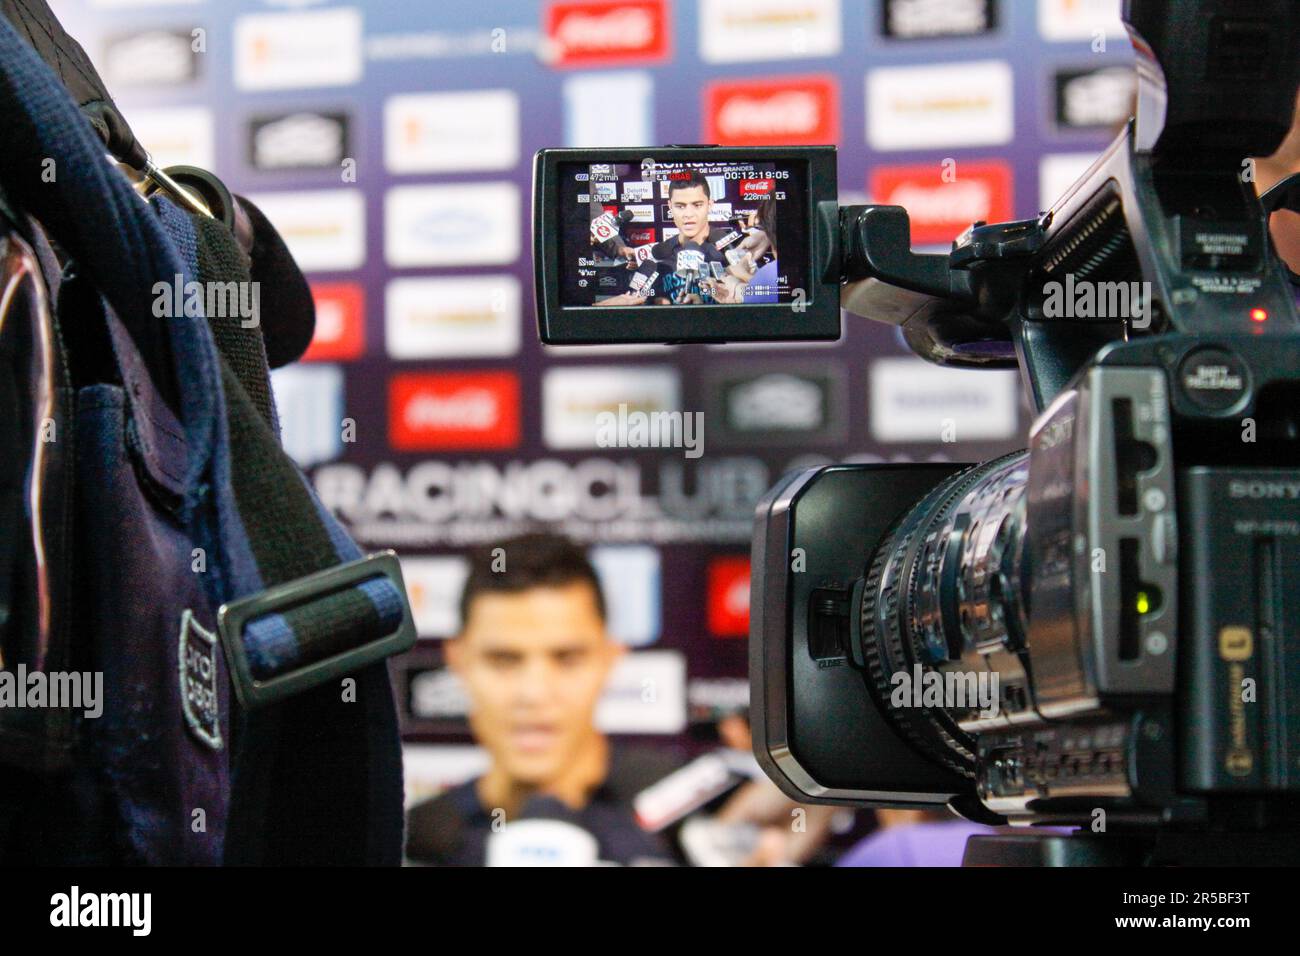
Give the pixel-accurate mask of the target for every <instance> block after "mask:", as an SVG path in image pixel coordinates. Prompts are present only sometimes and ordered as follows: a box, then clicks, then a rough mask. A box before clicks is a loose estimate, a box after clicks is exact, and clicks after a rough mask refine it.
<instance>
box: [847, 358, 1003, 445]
mask: <svg viewBox="0 0 1300 956" xmlns="http://www.w3.org/2000/svg"><path fill="white" fill-rule="evenodd" d="M1018 387H1019V377H1018V375H1017V373H1016V372H1014V371H988V372H981V373H980V374H979V375H963V374H962V372H961V371H960V370H958V369H948V368H941V367H939V366H937V365H930V364H928V363H927V362H924V361H922V360H921V359H916V358H889V359H878V360H877V361H875V362H873V363H872V365H871V396H870V402H871V404H870V413H871V433H872V435H874V436H875V438H876V440H877V441H882V442H934V443H936V444H938V443H941V442H967V441H986V440H988V441H1000V440H1003V439H1008V438H1012V437H1014V436H1015V435H1016V430H1017V426H1018V424H1019V413H1018V408H1019V398H1018V396H1019V392H1018Z"/></svg>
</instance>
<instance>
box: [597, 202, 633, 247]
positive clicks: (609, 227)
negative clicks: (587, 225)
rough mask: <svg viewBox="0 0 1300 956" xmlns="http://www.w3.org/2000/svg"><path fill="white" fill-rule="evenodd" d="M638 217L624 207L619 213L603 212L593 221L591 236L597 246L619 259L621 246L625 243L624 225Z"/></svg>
mask: <svg viewBox="0 0 1300 956" xmlns="http://www.w3.org/2000/svg"><path fill="white" fill-rule="evenodd" d="M635 218H636V215H635V214H634V213H633V212H632V210H630V209H624V210H622V211H620V212H619V213H618V214H617V215H615V214H614V213H612V212H603V213H601V214H600V215H599V216H597V217H596V218H595V219H593V220H592V221H591V238H592V239H593V240H594V241H595V243H596V247H597V248H598V249H600V251H601V252H603V253H604V254H605V255H606V256H608V257H609V258H611V259H617V258H618V255H619V248H620V247H621V246H622V245H624V243H623V227H624V226H625V225H627V224H628V223H629V222H631V221H632V220H633V219H635Z"/></svg>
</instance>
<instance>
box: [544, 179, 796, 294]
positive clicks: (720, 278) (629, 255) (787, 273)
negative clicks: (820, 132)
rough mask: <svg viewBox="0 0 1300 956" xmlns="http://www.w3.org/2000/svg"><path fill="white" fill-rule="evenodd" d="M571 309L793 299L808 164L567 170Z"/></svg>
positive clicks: (566, 265) (565, 269) (565, 237)
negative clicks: (578, 307) (574, 307)
mask: <svg viewBox="0 0 1300 956" xmlns="http://www.w3.org/2000/svg"><path fill="white" fill-rule="evenodd" d="M560 174H561V175H560V182H561V186H560V194H561V195H560V198H561V203H562V207H561V214H560V224H561V230H562V236H561V243H562V249H563V259H562V262H561V266H560V273H561V275H560V284H561V301H562V303H563V304H564V305H566V306H600V307H602V308H610V307H617V306H647V305H669V306H671V305H679V306H681V305H687V306H689V305H757V304H769V305H770V304H777V303H783V302H797V301H799V297H800V296H801V295H802V294H803V293H801V292H799V291H798V290H802V289H805V288H806V281H807V272H808V208H807V195H806V178H807V174H806V163H804V162H802V161H787V162H782V161H780V160H757V161H745V162H725V161H717V162H707V163H702V162H682V163H656V162H654V161H653V160H646V161H644V162H642V163H639V164H633V163H565V164H563V165H561V167H560Z"/></svg>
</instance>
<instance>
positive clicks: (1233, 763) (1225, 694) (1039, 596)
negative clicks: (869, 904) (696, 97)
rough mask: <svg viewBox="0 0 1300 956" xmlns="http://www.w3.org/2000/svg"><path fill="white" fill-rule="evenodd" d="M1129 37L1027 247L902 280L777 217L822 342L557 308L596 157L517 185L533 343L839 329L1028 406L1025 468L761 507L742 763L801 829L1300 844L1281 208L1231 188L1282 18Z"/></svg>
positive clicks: (769, 323)
mask: <svg viewBox="0 0 1300 956" xmlns="http://www.w3.org/2000/svg"><path fill="white" fill-rule="evenodd" d="M1123 17H1124V20H1125V23H1126V25H1127V26H1128V29H1129V32H1130V34H1131V36H1132V38H1133V42H1134V48H1135V50H1136V53H1137V73H1138V103H1137V110H1136V116H1135V118H1134V119H1133V120H1131V121H1130V122H1129V124H1128V125H1127V127H1126V128H1125V129H1124V130H1123V131H1122V132H1121V133H1120V134H1119V136H1118V137H1117V138H1116V139H1115V141H1114V142H1113V143H1112V144H1111V146H1110V147H1109V148H1108V149H1107V150H1106V151H1105V152H1104V153H1103V154H1102V155H1101V156H1100V157H1099V158H1098V159H1097V161H1096V162H1095V163H1094V164H1093V165H1092V167H1091V168H1090V169H1089V170H1088V171H1087V172H1086V173H1085V174H1084V175H1083V176H1082V177H1081V178H1080V179H1079V181H1078V182H1076V183H1075V185H1074V186H1073V187H1072V188H1071V189H1070V190H1069V191H1068V192H1067V194H1066V195H1065V196H1064V197H1062V198H1061V199H1060V200H1059V201H1058V202H1057V203H1056V204H1055V205H1054V206H1053V208H1052V209H1050V210H1048V211H1047V212H1045V213H1043V214H1042V215H1040V216H1039V217H1037V218H1035V219H1030V220H1024V221H1021V222H1013V223H999V224H988V223H982V222H980V223H975V224H973V225H972V226H971V228H970V229H968V230H967V231H966V232H965V233H964V234H963V235H962V236H960V237H958V239H957V240H956V241H955V242H954V243H953V247H952V250H951V251H950V252H949V253H947V254H917V253H914V252H912V250H911V243H910V224H909V219H908V215H907V212H906V210H905V209H902V208H901V207H895V206H880V205H867V206H849V207H839V206H838V205H837V204H836V203H835V201H834V199H833V196H831V195H826V194H825V192H824V191H823V192H822V193H821V194H818V193H817V192H816V191H815V190H813V189H812V188H811V187H810V188H809V191H808V193H807V200H806V202H805V203H803V204H792V205H791V207H790V208H792V209H793V208H795V207H797V208H798V210H799V212H798V214H797V215H796V216H793V217H787V218H786V219H785V223H786V227H787V228H789V227H790V225H791V224H792V223H793V224H795V226H796V228H806V229H807V230H808V240H807V242H806V243H804V244H802V245H799V246H797V247H796V246H795V245H794V244H793V243H790V242H789V239H788V237H786V238H783V239H782V243H783V244H784V248H785V249H786V250H789V249H791V248H798V249H799V250H800V251H799V256H800V257H801V258H800V263H801V266H800V267H801V268H802V263H805V262H806V263H807V268H806V270H805V271H803V272H799V275H801V276H804V275H806V276H807V277H808V282H809V283H810V284H812V285H813V286H815V287H816V301H817V303H818V308H819V310H820V309H825V310H827V311H826V312H825V313H822V312H821V311H818V312H817V313H816V315H815V319H814V320H813V321H808V320H807V318H806V317H803V316H801V315H800V313H798V312H797V311H795V310H793V309H792V308H791V306H792V303H790V302H781V303H779V304H775V305H772V306H755V307H754V308H753V309H750V308H742V309H737V308H736V307H735V306H717V307H711V306H701V305H693V306H690V307H689V308H674V306H675V305H676V303H677V300H675V299H674V300H668V301H667V303H666V304H667V306H668V307H667V308H660V309H657V310H656V309H651V308H646V309H641V310H626V311H623V312H621V313H620V312H619V310H617V309H612V308H600V307H599V303H587V304H585V305H583V304H579V305H578V306H574V305H573V304H572V303H569V304H566V303H565V302H564V301H562V298H563V297H562V296H561V295H560V293H559V291H558V285H559V283H560V282H561V279H562V265H561V263H562V262H563V259H564V256H563V255H562V254H561V253H560V252H559V251H558V250H559V249H560V248H561V247H560V245H557V243H556V241H555V238H554V237H555V235H556V232H557V228H558V227H557V223H558V222H559V219H560V218H562V216H563V213H562V211H561V212H557V211H556V210H557V209H558V208H559V207H558V206H557V203H559V201H560V198H559V197H560V192H559V188H558V187H557V186H556V185H555V184H556V182H557V181H558V180H557V172H558V171H559V170H560V169H561V165H560V164H561V163H567V164H572V163H574V162H577V161H579V160H581V161H582V162H597V161H601V160H602V159H603V157H601V156H599V155H597V154H598V153H602V152H603V151H588V152H587V153H583V154H582V155H581V156H577V155H565V156H558V155H556V154H559V153H570V152H573V151H543V153H541V154H539V157H538V165H537V170H538V172H537V179H536V181H535V190H534V199H535V204H536V206H537V209H538V214H537V220H536V223H535V227H536V231H537V232H536V243H537V253H538V313H539V323H540V326H541V331H542V337H543V339H544V340H545V341H554V342H566V341H567V342H590V341H601V342H628V341H726V340H735V339H768V340H778V339H799V338H816V337H825V336H827V335H828V334H830V329H831V323H833V324H834V327H835V329H836V330H837V329H838V321H839V319H838V310H839V307H842V308H843V309H844V310H846V311H849V312H852V313H855V314H858V315H863V316H866V317H869V318H871V319H873V320H877V321H883V322H887V323H890V324H893V325H896V326H898V327H899V328H900V331H901V333H902V336H903V338H904V340H905V341H906V342H907V343H908V345H909V347H910V348H911V349H912V350H913V351H914V352H915V353H916V354H917V355H919V356H921V357H922V358H925V359H927V360H929V361H931V362H934V363H937V364H941V365H947V366H953V367H960V368H970V369H980V368H1012V367H1015V368H1018V369H1019V370H1020V372H1021V378H1022V381H1023V383H1024V386H1025V391H1026V395H1027V397H1028V399H1029V401H1030V403H1031V404H1032V405H1033V407H1034V409H1035V412H1036V415H1037V418H1036V420H1035V422H1034V425H1033V427H1032V429H1031V432H1030V435H1029V443H1028V448H1027V449H1026V450H1024V451H1021V452H1016V453H1013V454H1011V455H1006V456H1004V457H1002V458H999V459H996V460H993V461H990V462H984V463H980V464H976V465H971V466H960V465H943V464H940V465H935V464H917V465H830V466H824V467H819V468H811V469H805V470H802V471H797V472H793V473H791V474H788V475H786V476H784V477H783V478H782V479H781V481H780V482H779V483H778V484H777V486H776V487H774V488H773V489H772V490H771V491H770V492H769V493H768V495H767V496H766V497H765V498H764V499H763V501H762V502H760V503H759V505H758V508H757V512H756V520H755V531H754V539H753V555H752V571H751V616H750V619H751V631H750V680H751V724H752V729H753V735H754V749H755V753H756V755H757V757H758V759H759V762H760V763H761V764H762V766H763V767H764V769H765V770H766V771H767V773H768V774H769V775H770V776H771V777H772V779H773V780H774V781H775V782H776V783H777V784H778V785H779V786H780V787H781V788H782V789H783V790H784V791H785V792H786V793H787V794H788V795H790V796H791V797H793V798H795V799H797V800H801V801H813V802H827V803H847V804H854V805H867V806H903V807H933V806H944V805H947V806H950V807H952V808H953V809H955V810H957V811H958V812H959V813H961V814H963V815H965V816H967V817H968V818H970V819H973V820H980V821H984V822H989V823H1000V822H1008V821H1009V822H1013V823H1023V824H1056V825H1065V826H1082V827H1087V828H1088V829H1089V830H1091V831H1094V832H1116V831H1118V832H1141V833H1150V832H1196V831H1205V830H1212V831H1215V832H1219V833H1225V834H1240V833H1247V832H1254V833H1256V834H1261V833H1265V834H1266V833H1269V832H1275V831H1278V830H1294V829H1296V828H1297V827H1300V813H1297V811H1296V809H1295V808H1296V806H1297V802H1296V800H1295V797H1296V795H1297V791H1300V708H1297V707H1296V706H1295V705H1294V704H1291V703H1289V699H1290V700H1293V699H1295V698H1296V696H1297V694H1298V693H1300V315H1297V307H1296V284H1297V281H1298V280H1297V278H1296V276H1295V275H1294V274H1291V273H1289V272H1288V270H1287V268H1286V267H1285V266H1284V264H1283V263H1282V262H1281V261H1280V260H1279V259H1278V256H1277V254H1276V251H1275V250H1274V248H1273V246H1272V242H1271V239H1270V236H1269V233H1268V222H1269V211H1271V210H1272V209H1274V208H1278V207H1280V206H1285V207H1286V208H1291V209H1294V208H1296V206H1297V205H1300V200H1298V199H1297V197H1300V186H1297V182H1300V177H1292V179H1291V180H1288V181H1286V182H1285V183H1283V184H1281V185H1280V186H1278V187H1277V188H1275V189H1274V190H1273V191H1272V192H1270V193H1269V194H1268V195H1267V196H1265V197H1263V199H1262V200H1261V198H1260V197H1258V196H1256V194H1255V190H1254V183H1253V181H1252V179H1251V177H1250V175H1249V172H1250V171H1251V169H1252V167H1251V165H1250V163H1249V161H1248V160H1245V159H1244V157H1249V156H1263V155H1268V154H1270V153H1272V152H1273V151H1274V150H1275V149H1276V148H1277V146H1278V144H1279V143H1280V142H1281V141H1282V139H1283V137H1284V136H1285V135H1286V133H1287V131H1288V130H1289V128H1290V127H1291V123H1292V116H1293V113H1294V108H1295V97H1296V90H1297V85H1298V84H1300V16H1298V15H1297V11H1296V10H1295V9H1294V5H1293V4H1290V3H1288V2H1287V0H1240V2H1229V0H1126V2H1125V4H1124V8H1123ZM718 152H719V151H718V150H716V149H715V150H701V149H697V150H689V151H686V152H685V153H682V154H676V155H672V156H670V157H669V159H670V161H671V162H678V163H683V164H685V165H686V166H690V165H699V164H707V163H710V162H714V160H713V159H712V156H713V155H714V154H717V153H718ZM743 152H744V151H734V153H735V155H733V151H728V152H727V154H726V157H725V158H726V159H727V160H728V161H733V162H740V163H742V164H743V163H745V162H752V161H753V160H751V159H748V158H747V157H745V156H742V155H741V153H743ZM622 153H626V155H622ZM622 153H620V155H619V156H618V157H615V160H616V161H620V162H630V161H631V157H632V155H633V151H622ZM773 158H775V159H778V160H780V161H782V162H784V161H786V160H783V159H781V151H779V150H774V151H772V154H771V155H768V156H766V157H758V159H759V160H763V161H765V160H770V159H773ZM822 168H825V166H823V167H822ZM830 170H831V172H832V173H833V153H832V154H831V162H830ZM560 178H562V177H560ZM814 179H816V180H817V181H819V182H822V183H826V182H827V181H828V180H827V178H826V176H825V175H821V176H817V177H809V179H808V180H807V181H808V182H809V183H810V184H811V183H812V181H813V180H814ZM829 183H830V184H832V185H833V176H832V177H831V178H830V179H829ZM832 192H833V190H832ZM588 201H590V199H589V200H588ZM589 211H590V210H589ZM602 212H603V213H607V214H608V215H609V222H610V223H615V222H617V221H618V216H619V213H618V211H617V209H607V210H602ZM579 218H583V217H579ZM586 218H590V220H591V222H592V223H593V225H592V234H591V235H592V238H591V239H590V240H589V241H590V242H591V243H592V244H597V243H598V242H599V240H600V236H599V235H597V230H596V225H595V223H596V218H597V217H596V215H595V214H594V212H592V215H590V216H589V217H586ZM608 224H609V223H606V225H608ZM581 225H582V226H583V228H585V225H586V222H585V218H584V220H583V222H582V223H581ZM560 231H562V230H560ZM580 231H581V230H579V232H580ZM601 235H603V233H601ZM584 236H585V234H584ZM783 255H784V253H783ZM570 258H572V256H570ZM681 271H682V269H681V267H680V266H679V267H678V272H681ZM687 272H690V267H689V263H688V268H687ZM763 310H766V311H763ZM616 313H618V314H617V315H616ZM831 337H833V335H832V336H831ZM1266 845H1267V844H1266Z"/></svg>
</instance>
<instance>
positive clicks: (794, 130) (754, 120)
mask: <svg viewBox="0 0 1300 956" xmlns="http://www.w3.org/2000/svg"><path fill="white" fill-rule="evenodd" d="M822 108H823V102H822V99H821V97H819V96H817V95H816V94H815V93H811V92H808V91H806V90H782V91H781V92H778V93H771V94H768V95H765V96H764V95H756V94H750V93H736V94H734V95H732V96H729V97H727V101H726V102H725V103H723V105H722V109H721V110H719V111H718V131H719V132H721V133H722V134H723V135H724V136H725V137H726V138H727V139H747V138H751V137H781V136H807V135H809V134H811V133H812V132H813V130H816V129H818V128H820V127H821V125H822Z"/></svg>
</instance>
